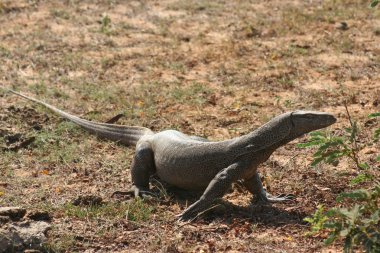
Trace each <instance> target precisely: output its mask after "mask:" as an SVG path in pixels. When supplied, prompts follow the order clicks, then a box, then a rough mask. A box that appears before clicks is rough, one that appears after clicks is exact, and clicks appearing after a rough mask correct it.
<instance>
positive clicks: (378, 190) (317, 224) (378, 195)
mask: <svg viewBox="0 0 380 253" xmlns="http://www.w3.org/2000/svg"><path fill="white" fill-rule="evenodd" d="M348 200H353V201H355V204H354V206H353V207H351V208H333V209H330V210H325V209H324V207H323V206H319V207H318V209H317V211H316V212H315V213H314V215H313V216H312V217H308V218H305V221H306V222H308V223H310V224H311V232H309V233H308V234H309V235H311V234H316V233H318V232H320V231H321V230H325V231H328V232H329V237H328V238H327V239H326V240H325V244H326V245H329V244H331V243H332V242H334V241H336V240H337V239H338V238H344V252H354V250H355V248H363V249H364V250H365V251H366V252H379V251H380V230H379V228H380V210H379V204H380V184H378V185H376V186H375V187H374V189H372V190H370V191H369V190H364V189H360V190H356V191H353V192H349V193H342V194H340V195H339V196H338V198H337V201H338V202H339V203H342V202H346V201H348ZM358 202H359V203H360V204H359V203H358Z"/></svg>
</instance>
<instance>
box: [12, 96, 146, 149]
mask: <svg viewBox="0 0 380 253" xmlns="http://www.w3.org/2000/svg"><path fill="white" fill-rule="evenodd" d="M9 92H11V93H13V94H16V95H18V96H20V97H23V98H25V99H28V100H31V101H33V102H35V103H38V104H40V105H43V106H45V107H47V108H49V109H50V110H52V111H53V112H55V113H57V114H58V115H59V116H61V117H63V118H65V119H67V120H69V121H71V122H73V123H75V124H77V125H79V126H81V127H83V128H84V129H86V130H87V131H89V132H91V133H93V134H95V135H97V136H98V137H100V138H104V139H108V140H112V141H116V142H118V143H121V144H124V145H127V146H133V145H136V143H137V142H138V140H139V139H140V138H141V137H142V136H144V135H150V134H153V131H152V130H150V129H149V128H145V127H138V126H123V125H115V124H108V123H100V122H93V121H89V120H85V119H82V118H79V117H77V116H75V115H72V114H69V113H67V112H64V111H62V110H60V109H58V108H56V107H54V106H52V105H49V104H47V103H45V102H43V101H40V100H38V99H35V98H32V97H28V96H26V95H23V94H21V93H18V92H16V91H13V90H9Z"/></svg>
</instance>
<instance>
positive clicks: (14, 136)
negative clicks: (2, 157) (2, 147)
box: [4, 133, 22, 145]
mask: <svg viewBox="0 0 380 253" xmlns="http://www.w3.org/2000/svg"><path fill="white" fill-rule="evenodd" d="M21 137H22V134H20V133H16V134H8V135H5V136H4V140H5V142H6V143H7V144H8V145H9V144H12V143H15V142H17V141H19V140H20V139H21Z"/></svg>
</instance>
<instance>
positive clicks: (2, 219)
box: [0, 216, 11, 226]
mask: <svg viewBox="0 0 380 253" xmlns="http://www.w3.org/2000/svg"><path fill="white" fill-rule="evenodd" d="M10 221H11V219H10V218H9V217H8V216H0V226H1V225H3V224H5V223H8V222H10Z"/></svg>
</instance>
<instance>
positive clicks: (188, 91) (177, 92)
mask: <svg viewBox="0 0 380 253" xmlns="http://www.w3.org/2000/svg"><path fill="white" fill-rule="evenodd" d="M210 93H211V89H210V88H209V87H207V86H205V85H203V84H201V83H193V84H192V85H191V86H190V87H183V86H182V85H180V84H178V85H176V86H175V87H174V89H173V90H172V91H171V96H172V97H173V98H174V99H175V100H177V101H178V102H180V103H189V104H195V105H202V104H204V103H205V102H206V100H207V95H209V94H210Z"/></svg>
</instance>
